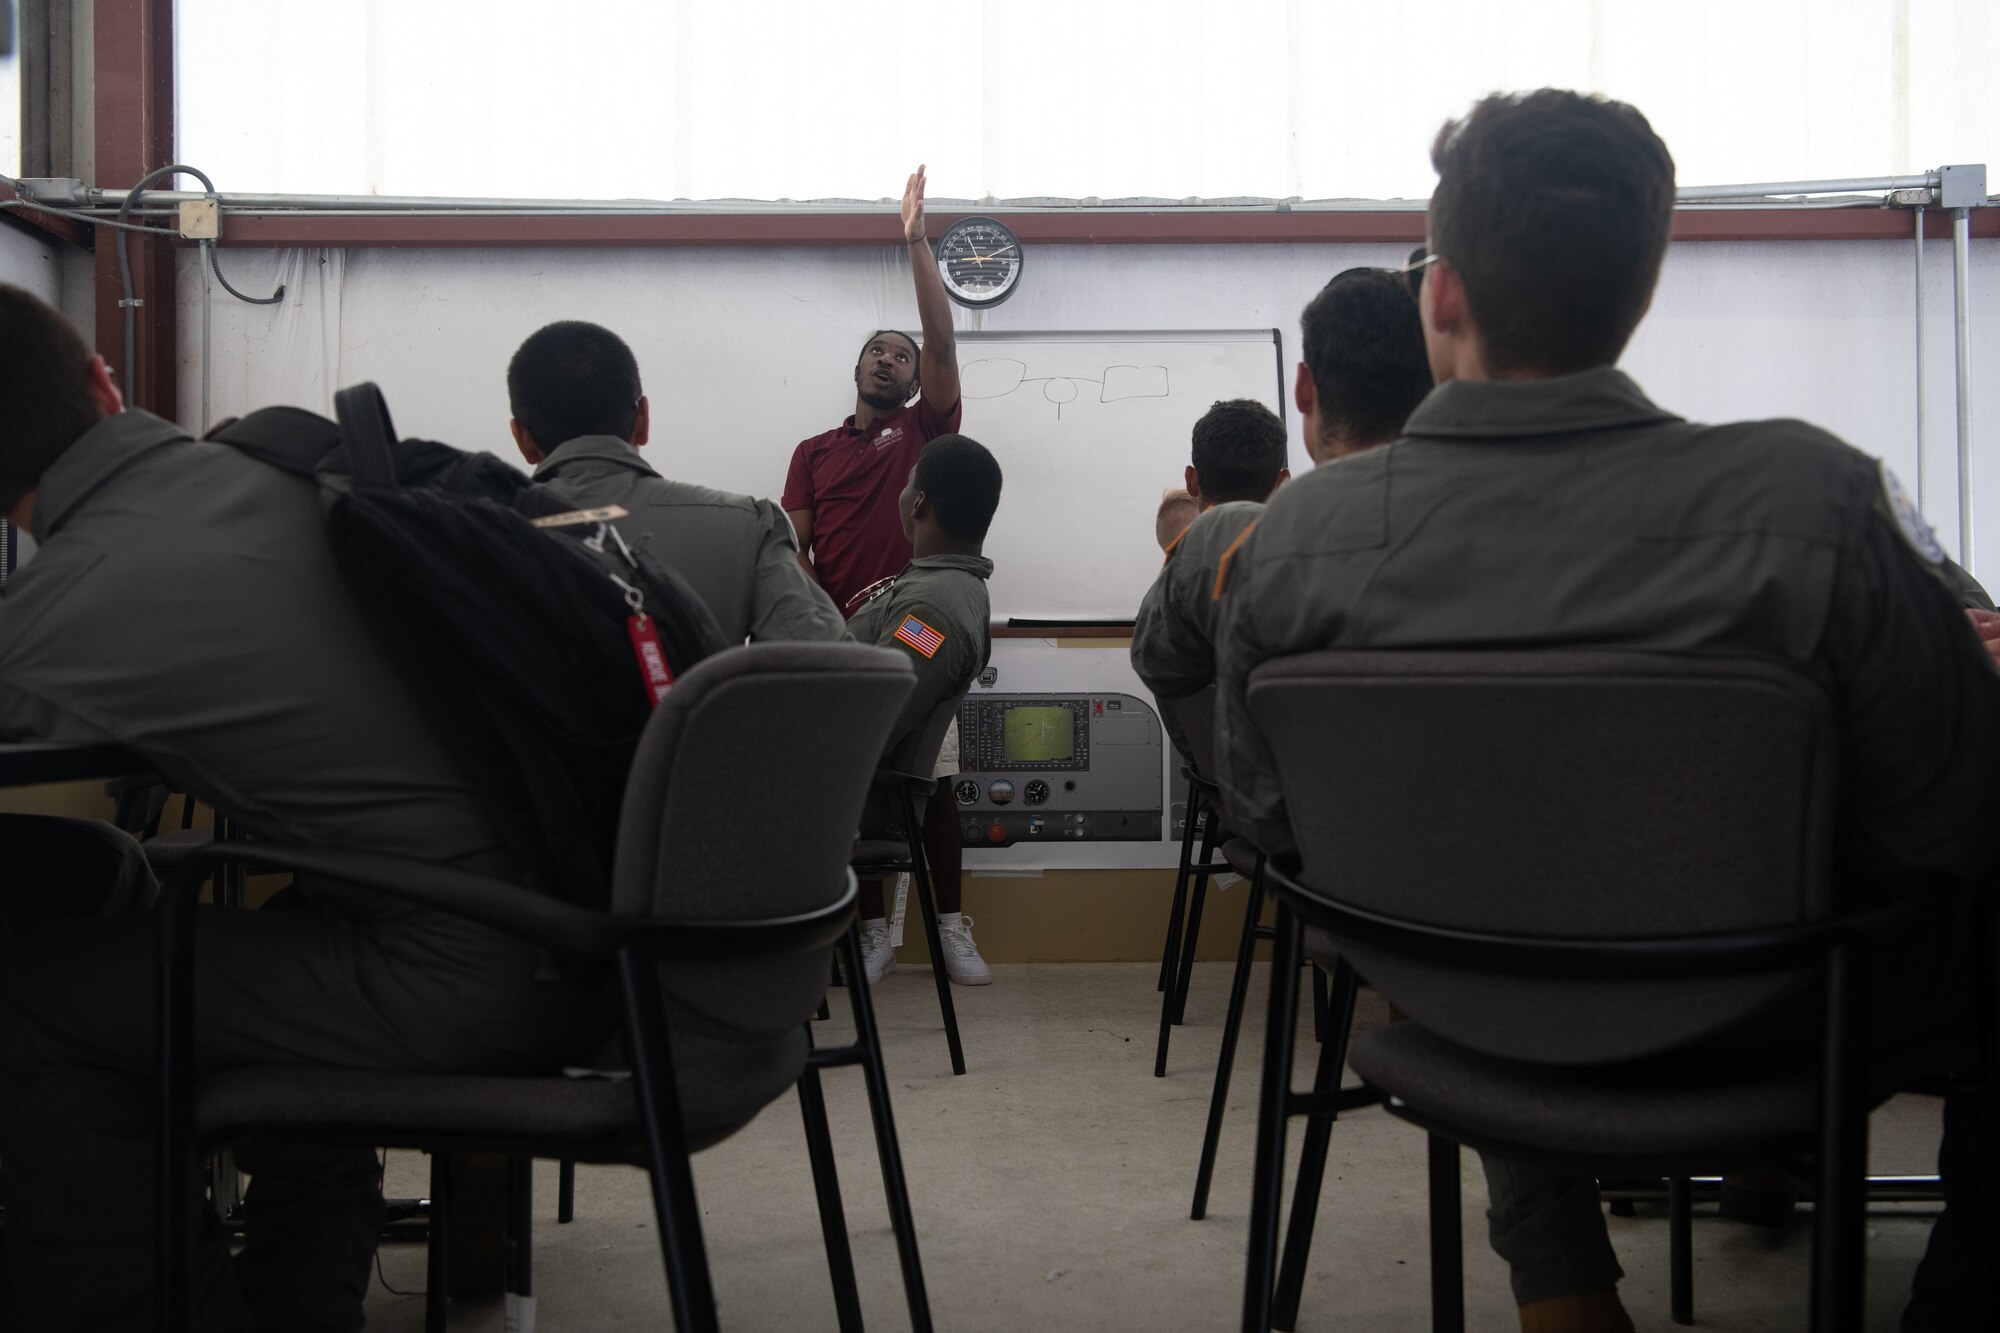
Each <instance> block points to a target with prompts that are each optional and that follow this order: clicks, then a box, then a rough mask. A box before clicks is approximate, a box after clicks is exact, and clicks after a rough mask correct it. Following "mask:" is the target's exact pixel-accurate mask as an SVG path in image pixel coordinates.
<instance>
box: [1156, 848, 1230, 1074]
mask: <svg viewBox="0 0 2000 1333" xmlns="http://www.w3.org/2000/svg"><path fill="white" fill-rule="evenodd" d="M1215 822H1216V821H1215V819H1214V818H1213V817H1211V818H1210V819H1209V821H1208V824H1209V826H1208V828H1206V829H1204V830H1203V831H1202V835H1201V864H1202V865H1204V866H1206V865H1208V864H1209V857H1210V856H1212V855H1214V853H1215V847H1214V841H1215ZM1193 873H1194V900H1193V904H1192V905H1191V906H1190V907H1189V908H1188V914H1187V921H1186V922H1185V924H1184V928H1183V930H1182V934H1181V940H1180V945H1181V949H1180V958H1179V961H1178V962H1177V963H1176V965H1175V968H1174V974H1173V976H1172V977H1170V978H1169V979H1168V981H1167V990H1166V994H1164V995H1162V996H1161V997H1160V1036H1159V1040H1158V1042H1157V1043H1156V1044H1155V1045H1154V1047H1153V1077H1154V1078H1165V1077H1166V1076H1167V1043H1168V1042H1169V1041H1170V1040H1171V1039H1172V1037H1173V1030H1174V1025H1175V1024H1177V1023H1179V1022H1180V1021H1181V1012H1182V1010H1184V1009H1186V1008H1187V989H1188V974H1189V973H1190V972H1192V971H1193V970H1194V952H1195V945H1196V944H1198V943H1199V942H1200V940H1201V906H1202V900H1203V898H1204V897H1205V896H1206V895H1207V893H1208V872H1207V871H1206V870H1201V871H1195V872H1193ZM1179 919H1180V918H1179V916H1178V914H1176V916H1175V920H1179Z"/></svg>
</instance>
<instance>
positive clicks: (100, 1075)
mask: <svg viewBox="0 0 2000 1333" xmlns="http://www.w3.org/2000/svg"><path fill="white" fill-rule="evenodd" d="M0 421H4V422H5V423H6V428H5V429H4V430H0V513H5V514H6V515H7V517H8V518H9V519H10V520H11V521H13V522H15V523H18V524H20V525H21V526H22V527H24V528H25V529H26V530H27V531H28V532H30V533H31V534H33V536H34V538H35V540H36V542H37V543H38V544H39V549H38V551H37V553H36V554H35V556H34V558H33V559H32V560H31V561H29V562H28V563H27V564H26V565H25V566H24V567H23V568H22V569H21V570H20V572H19V573H18V574H16V575H15V576H14V577H13V578H12V579H11V580H9V582H8V584H7V587H6V590H5V594H4V596H0V739H6V740H20V739H32V740H44V741H67V742H117V743H119V744H122V745H125V746H128V747H130V748H131V749H133V750H135V751H137V752H138V753H140V754H141V755H143V756H144V757H145V758H146V759H147V760H148V761H149V762H150V763H151V764H153V765H154V766H155V767H156V768H157V771H158V772H159V774H160V775H161V776H162V777H163V778H165V779H166V780H167V782H168V783H170V784H171V785H173V786H174V787H177V788H180V789H182V790H185V791H187V792H188V793H190V794H191V795H192V796H194V797H196V798H197V799H199V800H201V801H203V802H206V803H208V804H209V805H211V806H213V807H214V808H215V809H217V810H219V811H223V812H226V813H227V814H228V816H229V818H230V820H231V822H232V824H235V825H238V826H240V827H241V828H242V829H243V830H244V831H246V832H247V833H249V834H251V835H253V836H255V837H259V838H264V839H274V840H275V839H282V840H285V841H288V842H303V843H314V844H322V845H325V846H329V847H341V848H352V849H356V850H363V851H373V852H380V853H386V854H390V855H395V856H403V857H410V858H415V859H419V860H423V861H429V862H433V863H437V864H441V865H448V866H453V867H457V868H460V869H464V870H467V871H472V872H476V873H483V874H489V875H495V876H500V877H504V878H509V879H512V880H515V881H516V882H519V881H520V879H521V876H520V873H519V868H518V866H517V865H516V862H515V858H514V855H513V853H512V852H511V851H510V850H509V848H508V844H507V840H506V838H505V836H504V834H503V832H502V830H501V829H500V828H499V827H498V826H497V824H496V823H495V822H494V820H493V819H492V818H491V816H490V815H489V814H488V812H487V808H486V806H485V805H484V804H483V803H482V801H481V800H480V798H479V796H478V794H477V793H476V791H475V790H474V788H473V786H472V784H471V782H470V781H469V780H468V779H467V777H466V775H465V773H464V772H463V771H462V768H461V765H460V764H459V762H458V761H457V759H456V758H455V757H454V756H453V755H452V754H451V753H449V752H448V751H447V749H446V747H445V746H444V744H443V743H442V742H441V740H440V738H439V736H438V734H437V732H436V731H435V730H434V729H433V727H432V724H431V721H430V719H429V718H428V717H427V716H426V714H425V712H424V710H423V709H422V708H421V707H420V706H419V704H418V701H417V699H416V697H415V696H414V695H413V693H412V691H411V690H410V688H409V687H408V685H407V684H406V683H405V681H404V679H403V677H402V675H401V674H400V672H399V671H398V670H397V668H396V666H395V665H394V663H392V662H391V660H390V659H389V657H388V655H387V654H386V653H385V652H384V650H383V649H382V648H381V647H379V646H378V644H377V639H376V635H375V633H374V631H373V629H372V627H371V625H370V623H369V621H368V619H367V618H366V616H365V615H364V613H363V610H362V608H361V607H360V606H359V605H358V604H357V603H356V602H355V601H354V599H353V598H352V597H351V596H350V595H349V593H348V591H347V586H346V584H345V582H344V581H343V580H342V578H341V576H340V572H339V570H338V569H337V568H336V567H335V563H334V558H333V554H332V552H331V550H330V548H329V546H328V544H327V536H326V522H327V520H326V516H325V514H324V513H323V512H322V509H321V505H320V496H319V492H318V489H317V488H316V487H315V486H314V485H313V483H312V482H311V481H309V480H306V479H305V478H302V477H297V476H294V475H292V474H290V473H287V472H283V471H280V470H279V469H278V468H276V467H271V466H268V465H266V464H264V463H261V462H258V461H257V460H255V459H253V458H251V457H250V456H248V455H247V454H244V453H241V452H239V451H238V450H236V449H234V448H231V447H229V446H227V445H223V444H213V443H205V442H198V441H195V440H191V439H189V438H188V437H187V434H186V432H184V431H182V430H181V429H180V427H178V426H176V425H174V424H173V423H172V422H169V421H163V420H161V419H160V418H158V417H155V416H152V415H150V414H148V413H145V412H139V411H125V410H123V404H122V402H121V401H120V397H119V393H118V389H117V388H116V386H115V385H114V384H113V383H112V380H111V373H110V371H109V370H108V369H107V368H106V366H105V363H104V359H103V358H102V357H98V356H94V355H93V354H92V352H91V349H90V347H89V345H88V344H86V343H85V342H84V341H83V339H82V338H81V337H80V336H79V335H78V334H77V331H76V330H75V329H74V328H72V327H71V326H70V324H69V322H68V321H67V320H65V319H64V318H63V317H62V316H61V315H60V314H58V313H57V312H55V311H54V310H51V309H50V308H49V307H48V306H46V305H44V304H43V303H42V302H40V301H38V300H36V299H35V298H34V297H33V296H30V295H29V294H28V293H26V292H23V291H21V290H19V289H18V288H14V287H6V286H0ZM84 888H85V886H80V885H71V884H65V883H62V882H49V883H40V884H24V883H20V882H18V880H16V879H15V878H13V877H10V878H9V880H8V882H7V889H8V893H9V895H10V896H12V897H14V898H15V901H16V902H17V903H20V902H25V900H26V899H27V898H28V897H29V896H31V895H32V896H33V897H34V902H33V903H32V905H31V907H32V911H33V912H34V914H35V915H36V916H37V917H44V918H45V917H48V916H50V915H53V914H54V913H53V911H52V905H53V904H55V903H57V902H60V903H61V904H62V905H64V906H70V907H72V908H81V907H85V906H86V903H87V900H88V899H90V898H91V897H92V896H93V895H90V894H87V893H85V892H83V891H82V890H83V889H84ZM72 895H74V899H75V901H74V902H72V901H71V896H72ZM293 896H294V897H296V898H297V899H298V901H296V902H294V903H293V904H292V905H291V908H290V910H283V911H277V910H264V911H213V912H209V911H204V913H203V915H202V918H201V919H200V921H199V923H198V927H197V929H198V932H199V940H200V947H199V948H198V950H197V951H196V959H197V972H196V976H195V979H194V991H195V1015H194V1042H195V1048H194V1049H195V1056H194V1058H195V1063H196V1065H197V1067H198V1068H199V1069H200V1070H201V1071H202V1072H203V1073H213V1072H215V1071H217V1070H222V1069H227V1068H230V1067H232V1066H236V1065H246V1064H269V1063H273V1062H284V1063H291V1064H302V1065H309V1064H329V1065H340V1066H344V1067H348V1068H374V1069H385V1070H446V1071H465V1072H491V1073H512V1072H523V1073H525V1072H529V1071H542V1070H553V1069H557V1068H560V1067H561V1066H562V1065H564V1064H565V1063H570V1062H574V1061H578V1060H582V1059H585V1058H587V1057H588V1056H589V1055H590V1053H591V1052H592V1051H594V1050H595V1049H597V1047H598V1045H599V1044H600V1043H601V1042H602V1041H603V1039H604V1037H605V1035H606V1034H607V1033H608V1032H609V1031H610V1029H611V1025H612V1023H613V1021H614V1018H615V1013H616V1009H615V1005H614V1003H613V1002H612V997H611V996H610V995H609V994H607V993H606V992H605V991H604V989H603V988H602V987H600V986H598V985H596V984H594V983H589V982H585V981H582V980H564V979H560V978H548V977H545V976H544V974H545V973H546V972H547V969H546V968H544V967H543V966H542V959H541V956H540V952H539V951H538V950H537V949H536V948H535V947H534V946H533V945H530V944H526V943H522V942H520V941H517V940H515V939H513V938H511V937H507V936H503V935H500V934H497V933H495V932H492V931H489V930H487V929H485V928H483V927H480V926H475V925H473V924H471V923H469V922H466V921H464V920H462V919H461V918H458V917H455V916H450V915H447V914H445V913H443V912H438V911H433V910H430V909H428V908H424V907H420V906H416V905H413V904H411V903H408V902H404V901H401V900H397V899H393V898H390V897H387V896H385V895H382V894H378V893H374V892H372V891H363V890H357V889H354V888H351V887H348V886H343V885H340V884H337V883H328V882H325V881H320V882H312V883H305V884H302V885H301V886H300V887H299V889H298V891H297V892H296V893H295V894H294V895H293ZM9 907H10V904H9V902H8V901H7V900H6V899H4V898H0V915H6V914H7V913H8V911H9ZM19 920H20V919H19V918H18V917H16V918H14V920H13V921H12V922H10V923H9V924H8V926H7V927H6V928H5V929H0V953H4V957H0V1162H4V1164H5V1169H4V1171H0V1192H4V1200H5V1207H6V1215H7V1236H6V1245H5V1247H4V1271H0V1326H5V1327H7V1328H10V1329H58V1328H61V1329H75V1328H88V1329H92V1330H131V1331H132V1333H141V1331H142V1330H149V1329H151V1328H152V1327H153V1320H152V1288H153V1273H154V1263H153V1261H154V1255H153V1250H152V1243H153V1242H152V1223H153V1217H152V1208H153V1202H152V1198H153V1191H152V1189H151V1187H150V1185H149V1184H148V1183H145V1182H150V1181H151V1179H152V1173H153V1171H154V1169H155V1167H154V1160H155V1151H154V1137H153V1136H154V1132H155V1131H154V1126H155V1124H156V1109H157V1108H156V1103H155V1101H154V1097H155V1093H154V1090H153V1088H154V1075H155V1068H156V1061H157V1058H158V1056H157V1048H156V1033H155V1029H154V1024H155V1016H154V1004H153V1001H154V994H155V989H154V988H155V985H156V983H155V980H154V957H155V954H156V951H157V948H158V946H157V943H156V939H157V934H158V926H157V923H156V922H155V920H154V918H153V914H152V913H150V912H133V913H127V914H123V915H114V916H102V917H86V916H84V915H82V914H81V912H78V913H76V914H75V915H72V916H70V917H68V918H67V919H57V920H45V921H43V923H42V924H40V925H34V926H27V927H25V928H24V927H22V926H21V925H20V924H19ZM239 1161H240V1162H241V1164H242V1165H243V1167H244V1168H245V1169H246V1170H247V1171H248V1172H249V1174H250V1177H251V1180H250V1187H249V1196H248V1199H247V1203H246V1208H247V1216H248V1218H249V1229H248V1233H247V1244H246V1246H245V1247H244V1249H243V1252H242V1254H241V1255H240V1256H238V1257H236V1258H235V1259H234V1260H232V1259H231V1257H230V1253H229V1247H228V1246H227V1244H225V1243H224V1238H223V1237H222V1235H221V1234H220V1233H219V1232H216V1231H214V1230H213V1229H211V1230H210V1232H209V1234H207V1235H206V1236H205V1237H204V1238H203V1239H202V1240H201V1242H200V1245H199V1251H198V1254H197V1256H196V1260H195V1263H196V1270H195V1272H194V1273H193V1274H192V1277H191V1283H190V1287H191V1290H192V1291H193V1292H194V1293H195V1298H196V1302H197V1307H198V1308H197V1327H199V1328H201V1329H203V1330H205V1331H206V1333H220V1331H227V1333H249V1330H251V1329H253V1328H256V1329H286V1330H302V1331H304V1333H316V1331H319V1330H324V1331H325V1333H334V1331H335V1330H342V1331H344V1330H352V1329H357V1328H359V1327H361V1321H362V1298H363V1295H364V1293H365V1292H366V1291H367V1289H368V1282H369V1275H370V1267H371V1260H372V1257H373V1255H374V1252H375V1243H376V1241H377V1239H378V1238H379V1237H380V1235H381V1231H382V1195H381V1172H380V1165H379V1163H378V1162H377V1161H376V1158H375V1154H374V1153H373V1152H372V1151H371V1150H370V1149H368V1148H367V1147H359V1148H352V1149H347V1148H333V1147H328V1146H326V1145H324V1144H320V1145H312V1146H308V1147H303V1148H302V1147H300V1146H298V1145H294V1144H289V1143H284V1142H273V1141H269V1140H257V1141H251V1142H248V1143H246V1144H245V1145H244V1148H243V1149H242V1150H241V1152H240V1153H239Z"/></svg>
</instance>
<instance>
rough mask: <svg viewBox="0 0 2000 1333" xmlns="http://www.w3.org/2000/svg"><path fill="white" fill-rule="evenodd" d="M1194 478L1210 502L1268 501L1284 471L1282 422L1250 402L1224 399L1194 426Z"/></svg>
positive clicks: (1239, 399)
mask: <svg viewBox="0 0 2000 1333" xmlns="http://www.w3.org/2000/svg"><path fill="white" fill-rule="evenodd" d="M1193 452H1194V458H1193V462H1194V477H1195V481H1196V482H1197V483H1198V484H1199V485H1200V486H1201V498H1202V499H1203V500H1205V501H1207V502H1208V503H1209V504H1225V503H1227V502H1228V501H1231V500H1259V501H1261V500H1266V499H1269V498H1270V495H1271V492H1272V491H1274V490H1276V489H1277V488H1278V474H1279V473H1281V472H1283V471H1284V470H1285V423H1284V422H1282V421H1280V420H1278V414H1277V413H1275V412H1273V411H1272V410H1271V409H1270V408H1268V407H1266V406H1264V405H1263V404H1262V403H1260V402H1257V401H1256V400H1255V399H1251V398H1227V399H1224V400H1222V401H1221V402H1218V403H1216V404H1215V405H1214V406H1212V407H1210V408H1209V409H1208V411H1206V412H1204V413H1202V414H1201V420H1199V421H1197V422H1195V423H1194V451H1193Z"/></svg>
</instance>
